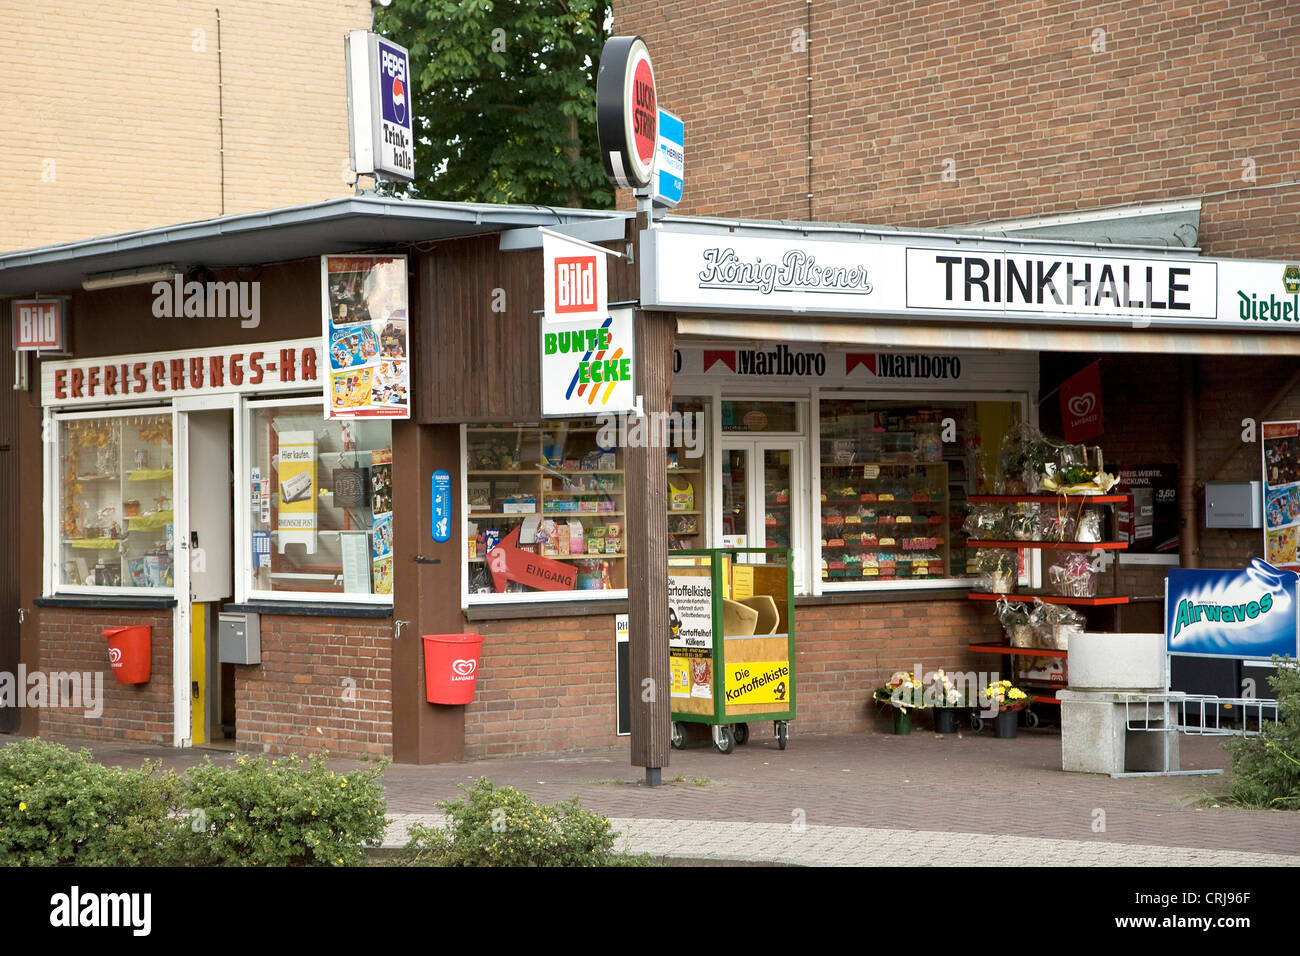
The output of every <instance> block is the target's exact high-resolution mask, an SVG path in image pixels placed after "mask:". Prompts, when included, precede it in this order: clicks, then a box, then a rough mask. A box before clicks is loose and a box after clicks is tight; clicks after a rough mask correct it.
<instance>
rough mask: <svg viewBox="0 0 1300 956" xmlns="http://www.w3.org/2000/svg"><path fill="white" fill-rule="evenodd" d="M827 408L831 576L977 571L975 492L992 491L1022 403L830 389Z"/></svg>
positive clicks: (826, 524)
mask: <svg viewBox="0 0 1300 956" xmlns="http://www.w3.org/2000/svg"><path fill="white" fill-rule="evenodd" d="M819 412H820V430H821V434H820V454H821V462H820V468H821V495H820V498H821V501H820V513H819V516H818V521H819V527H820V538H821V540H820V553H821V579H822V581H823V582H825V583H827V584H831V585H837V584H842V585H846V586H847V585H857V586H862V585H864V584H868V585H869V584H876V583H885V582H889V583H897V582H901V581H927V580H951V579H961V578H972V577H975V576H976V575H977V574H978V571H977V569H976V567H975V565H974V559H975V555H974V553H973V552H971V553H968V549H967V548H966V545H965V542H966V537H967V536H966V534H965V533H964V532H963V530H962V525H963V522H964V521H965V518H966V498H967V496H968V495H970V494H977V493H979V492H981V491H984V490H985V475H988V474H992V462H991V460H990V458H989V456H990V455H996V454H997V448H998V445H999V443H1000V441H1001V437H1002V435H1003V434H1005V433H1006V431H1007V430H1008V429H1009V428H1010V427H1011V426H1012V425H1013V424H1015V423H1016V422H1018V421H1020V419H1021V414H1022V406H1021V403H1020V402H1014V401H1010V402H1008V401H965V402H963V401H953V400H951V399H943V400H938V401H933V402H918V401H915V400H913V401H911V402H906V401H883V400H873V399H866V398H847V397H845V398H823V399H822V401H821V403H820V407H819Z"/></svg>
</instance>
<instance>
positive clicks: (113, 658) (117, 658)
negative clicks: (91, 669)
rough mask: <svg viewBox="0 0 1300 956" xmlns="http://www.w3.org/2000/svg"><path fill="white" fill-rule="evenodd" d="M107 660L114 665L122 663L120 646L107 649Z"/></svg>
mask: <svg viewBox="0 0 1300 956" xmlns="http://www.w3.org/2000/svg"><path fill="white" fill-rule="evenodd" d="M108 662H109V663H110V664H112V665H113V666H114V667H116V666H117V665H118V664H120V663H122V648H120V647H110V648H109V649H108Z"/></svg>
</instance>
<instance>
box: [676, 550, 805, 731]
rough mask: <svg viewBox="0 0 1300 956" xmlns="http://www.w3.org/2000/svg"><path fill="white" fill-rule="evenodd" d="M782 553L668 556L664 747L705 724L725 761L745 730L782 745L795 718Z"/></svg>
mask: <svg viewBox="0 0 1300 956" xmlns="http://www.w3.org/2000/svg"><path fill="white" fill-rule="evenodd" d="M792 558H793V554H792V552H791V550H790V549H789V548H711V549H707V550H688V551H671V552H669V554H668V624H669V641H668V643H669V650H668V656H669V666H670V670H671V673H672V719H673V726H672V744H673V746H674V747H676V748H678V749H680V748H681V747H682V746H683V743H684V740H685V735H686V728H685V725H686V724H688V723H694V724H706V725H708V726H710V727H711V728H712V730H713V744H714V746H715V747H717V748H718V750H720V751H721V752H722V753H724V754H728V753H731V752H732V750H734V749H735V747H736V744H744V743H747V742H748V740H749V725H750V723H751V722H760V721H768V720H770V721H772V724H773V733H774V735H775V737H776V742H777V746H778V747H780V749H782V750H784V749H785V746H786V743H787V742H788V741H789V739H790V721H792V720H793V719H794V708H795V654H794V580H793V572H792V571H791V561H792Z"/></svg>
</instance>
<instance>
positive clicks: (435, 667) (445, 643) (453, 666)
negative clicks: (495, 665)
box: [424, 634, 483, 704]
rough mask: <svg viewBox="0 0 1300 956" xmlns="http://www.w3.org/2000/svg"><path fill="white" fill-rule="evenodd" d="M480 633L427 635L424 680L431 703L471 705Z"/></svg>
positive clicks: (481, 643)
mask: <svg viewBox="0 0 1300 956" xmlns="http://www.w3.org/2000/svg"><path fill="white" fill-rule="evenodd" d="M482 649H483V635H481V634H426V635H424V683H425V687H426V688H427V696H428V698H429V703H431V704H468V703H469V702H470V701H472V700H473V699H474V685H475V683H477V678H478V661H479V653H480V651H482Z"/></svg>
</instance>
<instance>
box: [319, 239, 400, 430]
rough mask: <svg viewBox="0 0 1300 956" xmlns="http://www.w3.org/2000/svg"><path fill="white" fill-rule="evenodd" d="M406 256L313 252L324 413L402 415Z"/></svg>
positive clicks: (342, 415) (339, 414)
mask: <svg viewBox="0 0 1300 956" xmlns="http://www.w3.org/2000/svg"><path fill="white" fill-rule="evenodd" d="M408 303H409V296H408V295H407V284H406V256H321V311H322V313H323V327H324V334H325V343H324V344H325V353H326V354H327V355H328V356H329V363H330V364H329V375H328V376H326V378H325V402H326V408H327V409H328V412H327V414H328V417H330V418H410V417H411V404H410V387H411V374H410V345H409V343H410V337H409V330H410V317H409V304H408Z"/></svg>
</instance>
